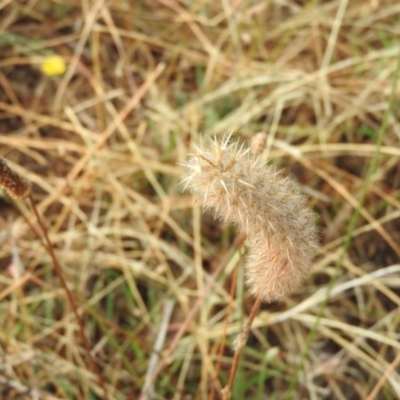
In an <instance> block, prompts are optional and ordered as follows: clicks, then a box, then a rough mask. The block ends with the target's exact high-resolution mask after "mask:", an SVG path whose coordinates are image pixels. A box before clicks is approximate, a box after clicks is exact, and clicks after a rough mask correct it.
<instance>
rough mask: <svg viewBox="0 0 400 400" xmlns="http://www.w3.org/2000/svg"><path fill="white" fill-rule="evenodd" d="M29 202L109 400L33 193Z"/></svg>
mask: <svg viewBox="0 0 400 400" xmlns="http://www.w3.org/2000/svg"><path fill="white" fill-rule="evenodd" d="M29 202H30V205H31V207H32V210H33V212H34V214H35V216H36V219H37V221H38V224H39V226H40V229H41V231H42V233H43V237H44V240H45V247H46V249H47V251H48V253H49V255H50V257H51V260H52V262H53V267H54V271H55V272H56V274H57V276H58V279H59V280H60V282H61V286H62V287H63V289H64V290H65V294H66V295H67V298H68V301H69V303H70V305H71V308H72V312H73V313H74V315H75V318H76V321H77V322H78V327H79V335H80V337H81V340H82V343H83V346H84V347H85V350H86V354H87V356H88V358H89V361H90V365H91V367H92V371H93V372H94V374H95V375H96V376H97V380H98V384H99V386H100V387H101V388H102V390H103V395H104V399H106V400H107V399H108V398H109V396H108V391H107V387H106V384H105V382H104V379H103V376H102V375H101V373H100V370H99V368H98V366H97V364H96V361H95V359H94V357H93V355H92V352H91V348H90V344H89V341H88V339H87V337H86V334H85V327H84V324H83V320H82V317H81V315H80V314H79V312H78V306H77V304H76V301H75V298H74V296H73V295H72V293H71V291H70V290H69V288H68V285H67V282H66V280H65V278H64V273H63V270H62V268H61V265H60V263H59V262H58V259H57V257H56V254H55V252H54V248H53V244H52V243H51V240H50V238H49V235H48V232H47V229H46V227H45V225H44V224H43V221H42V218H41V217H40V215H39V212H38V210H37V208H36V205H35V202H34V201H33V198H32V195H31V194H30V195H29Z"/></svg>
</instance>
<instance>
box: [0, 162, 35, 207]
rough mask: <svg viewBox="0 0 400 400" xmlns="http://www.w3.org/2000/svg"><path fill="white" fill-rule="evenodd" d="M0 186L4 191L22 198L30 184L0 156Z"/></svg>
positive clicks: (26, 194) (28, 189) (27, 193)
mask: <svg viewBox="0 0 400 400" xmlns="http://www.w3.org/2000/svg"><path fill="white" fill-rule="evenodd" d="M0 186H1V187H2V188H3V189H4V190H5V192H6V193H7V194H8V195H9V196H11V197H14V198H16V199H23V198H25V197H27V196H28V195H29V192H30V189H31V184H30V182H29V181H28V180H27V179H25V178H23V177H22V176H21V175H19V174H18V173H16V172H15V171H13V170H12V169H11V168H10V167H9V166H8V165H7V163H6V161H5V160H4V159H3V158H1V157H0Z"/></svg>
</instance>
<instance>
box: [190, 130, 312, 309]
mask: <svg viewBox="0 0 400 400" xmlns="http://www.w3.org/2000/svg"><path fill="white" fill-rule="evenodd" d="M229 139H230V136H228V137H225V138H224V139H223V140H222V142H221V143H219V142H218V141H217V140H215V139H214V140H211V141H210V142H209V143H208V144H207V145H206V146H202V147H199V146H194V148H195V150H196V153H195V154H193V155H192V157H191V158H190V159H189V160H188V161H187V162H186V163H185V164H184V165H185V167H186V169H187V176H186V179H185V181H186V186H187V187H188V188H190V190H191V191H192V192H193V193H194V194H195V196H196V197H198V198H199V199H200V200H202V201H203V205H204V208H205V209H211V210H213V212H214V214H215V216H216V217H217V218H219V219H221V220H222V221H223V222H224V223H233V224H235V225H236V226H237V228H238V229H239V230H240V231H242V232H244V233H245V234H246V235H247V238H248V248H249V252H248V256H247V261H246V265H245V269H246V277H247V282H248V284H249V286H250V289H251V291H252V293H253V294H254V295H256V296H258V297H261V298H262V299H263V300H265V301H272V300H277V299H279V298H281V297H282V296H287V295H290V294H291V293H292V292H293V291H294V290H295V289H296V288H298V287H299V286H300V285H301V284H302V282H303V281H304V278H305V276H306V274H307V272H308V271H309V269H310V267H311V262H312V258H313V256H314V254H315V251H316V248H317V247H318V234H317V229H316V225H315V214H314V213H313V211H312V210H311V209H310V208H309V207H308V205H307V199H306V198H305V196H303V195H302V194H300V193H299V192H298V191H297V189H296V184H295V182H294V181H293V180H291V179H289V178H287V177H285V176H284V175H283V174H282V173H281V172H277V171H276V170H275V168H274V167H273V166H271V165H268V164H266V162H265V161H263V160H262V159H261V158H259V157H257V155H256V154H253V153H252V152H251V151H250V149H248V148H245V147H244V146H243V145H241V146H239V145H238V143H233V144H229Z"/></svg>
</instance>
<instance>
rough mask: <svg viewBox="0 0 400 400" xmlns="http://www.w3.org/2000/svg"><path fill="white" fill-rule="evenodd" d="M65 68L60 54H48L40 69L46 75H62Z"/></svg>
mask: <svg viewBox="0 0 400 400" xmlns="http://www.w3.org/2000/svg"><path fill="white" fill-rule="evenodd" d="M66 69H67V67H66V65H65V62H64V59H63V58H62V57H61V56H57V55H54V56H48V57H46V59H45V60H44V61H43V63H42V66H41V70H42V72H43V73H45V74H46V75H48V76H56V75H62V74H63V73H64V72H65V70H66Z"/></svg>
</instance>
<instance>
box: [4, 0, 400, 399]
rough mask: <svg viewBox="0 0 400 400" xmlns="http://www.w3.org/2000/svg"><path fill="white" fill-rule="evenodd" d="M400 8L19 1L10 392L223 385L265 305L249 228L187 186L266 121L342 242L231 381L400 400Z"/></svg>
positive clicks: (7, 250) (168, 0)
mask: <svg viewBox="0 0 400 400" xmlns="http://www.w3.org/2000/svg"><path fill="white" fill-rule="evenodd" d="M399 15H400V4H399V2H398V1H397V0H386V1H385V0H352V1H348V0H332V1H295V0H265V1H250V0H242V1H241V0H218V1H211V0H208V1H207V0H198V1H177V0H150V1H124V0H114V1H105V0H79V1H78V0H71V1H58V0H53V1H50V0H42V1H37V0H31V1H24V0H12V1H10V0H5V1H0V52H1V57H0V156H1V157H3V158H4V159H6V160H7V165H8V166H9V167H10V168H11V169H12V171H14V172H13V173H12V175H10V176H14V177H15V176H16V175H13V174H14V173H17V174H19V175H20V176H22V177H23V178H24V179H26V180H28V181H29V182H31V187H30V195H29V197H28V198H25V199H14V198H10V197H9V196H8V194H7V193H6V191H2V192H0V196H1V197H0V266H1V272H0V300H1V302H0V324H1V329H0V366H1V368H0V399H17V398H18V399H20V398H23V399H82V400H83V399H118V400H119V399H121V400H122V399H132V400H136V399H141V400H144V399H151V398H154V399H174V400H175V399H176V400H178V399H182V400H183V399H185V400H187V399H199V400H209V399H215V400H217V399H220V398H221V389H222V388H223V387H224V386H225V385H226V384H227V382H228V380H229V379H230V378H229V376H230V371H231V368H232V365H233V364H234V359H233V355H234V353H233V350H232V346H233V343H234V341H235V338H236V337H237V336H238V334H240V332H242V330H243V327H244V326H245V322H246V319H247V318H248V315H249V313H250V310H251V309H252V307H253V304H254V302H255V299H254V297H253V296H251V295H250V293H249V291H248V288H247V286H246V285H245V284H244V281H245V277H244V271H243V265H244V263H245V260H246V253H245V252H246V247H245V243H246V242H245V235H243V234H240V233H239V232H237V231H236V230H235V228H234V227H233V226H232V227H228V228H226V227H222V225H221V224H220V222H218V221H215V220H214V218H213V216H212V214H210V213H208V212H205V213H203V212H202V204H201V203H200V202H194V201H193V198H192V195H191V194H190V193H189V192H186V191H185V192H182V189H183V186H182V185H179V182H180V181H181V180H182V179H183V170H182V167H181V166H180V164H179V163H182V162H183V160H185V159H186V158H187V154H188V153H190V152H191V150H190V142H195V143H199V141H200V137H201V136H212V137H213V136H214V135H216V137H217V139H221V138H222V137H223V136H224V135H226V134H229V133H230V132H233V136H232V140H235V141H236V140H240V141H241V142H247V143H250V142H251V138H252V137H254V135H255V134H256V133H257V132H260V131H264V132H266V133H267V135H268V137H267V142H266V148H265V150H264V156H266V157H268V159H269V160H270V161H271V163H273V164H275V166H276V168H277V169H278V170H281V169H283V170H285V171H286V173H287V174H290V175H291V177H292V178H293V179H296V180H297V181H298V182H299V183H300V187H301V191H302V192H303V193H304V194H305V195H307V196H308V197H309V199H310V206H311V207H312V208H313V209H314V210H315V212H316V213H317V214H318V216H319V217H318V224H319V230H320V241H321V248H320V250H319V251H318V254H317V256H316V258H315V261H314V265H313V266H312V268H310V272H309V273H308V275H307V277H306V281H305V284H304V286H302V287H301V288H300V289H298V290H297V292H296V293H295V294H294V295H293V296H292V297H290V298H286V297H284V298H282V300H281V301H280V302H274V303H266V304H262V305H261V308H260V309H259V311H258V313H257V314H256V315H255V317H254V320H253V323H252V327H251V330H250V332H249V339H248V342H247V345H246V346H245V347H244V348H243V350H242V355H241V358H240V360H239V363H238V369H237V373H236V376H235V379H234V382H233V389H232V398H233V399H236V400H241V399H259V400H261V399H262V400H264V399H279V400H280V399H340V400H342V399H368V400H372V399H394V398H399V397H400V384H399V382H400V372H399V371H400V344H399V343H400V340H399V339H400V333H399V332H400V314H399V311H398V310H399V306H400V262H399V258H400V244H399V243H400V223H399V218H400V162H399V159H400V125H399V122H398V119H399V118H400V113H399V111H398V108H399V107H398V105H399V100H398V99H399V95H400V89H399V88H398V87H397V86H396V84H397V81H398V80H399V78H398V75H397V74H398V69H399V67H398V65H399V53H400V45H399V37H400V17H399ZM2 170H4V169H1V170H0V173H1V171H2ZM7 171H8V170H7ZM21 182H24V184H26V181H25V180H21ZM27 188H28V189H29V186H27ZM6 189H7V188H6ZM12 189H13V186H10V187H8V189H7V190H8V191H9V193H10V192H11V191H12ZM11 194H12V193H11ZM22 195H23V196H25V195H26V193H25V192H23V194H22ZM17 197H18V196H17ZM36 210H37V212H38V213H36ZM47 239H48V240H49V241H50V242H51V246H50V245H49V241H48V240H47ZM235 362H236V361H235Z"/></svg>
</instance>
